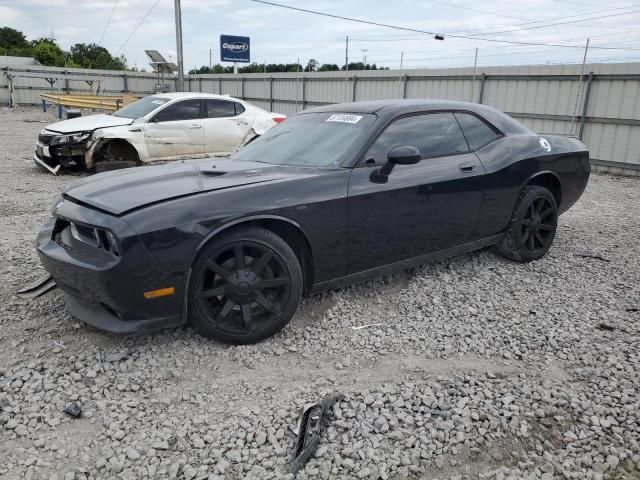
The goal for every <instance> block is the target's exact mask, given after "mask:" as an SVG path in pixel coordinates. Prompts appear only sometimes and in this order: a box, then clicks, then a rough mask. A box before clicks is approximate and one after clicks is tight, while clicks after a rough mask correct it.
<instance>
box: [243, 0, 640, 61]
mask: <svg viewBox="0 0 640 480" xmlns="http://www.w3.org/2000/svg"><path fill="white" fill-rule="evenodd" d="M249 1H251V2H255V3H262V4H265V5H271V6H274V7H281V8H286V9H289V10H296V11H299V12H304V13H312V14H314V15H321V16H324V17H331V18H337V19H340V20H348V21H351V22H357V23H364V24H367V25H374V26H376V27H384V28H391V29H394V30H404V31H407V32H414V33H423V34H425V35H430V36H432V37H434V38H435V36H436V35H439V34H438V33H436V32H430V31H428V30H419V29H417V28H409V27H400V26H398V25H390V24H387V23H379V22H373V21H369V20H362V19H359V18H353V17H345V16H342V15H334V14H331V13H324V12H318V11H315V10H308V9H305V8H298V7H292V6H290V5H283V4H280V3H275V2H269V1H266V0H249ZM629 13H635V12H624V13H621V14H619V15H623V14H629ZM616 15H617V14H616ZM608 16H612V15H608ZM603 18H604V16H603ZM448 36H449V37H451V38H460V39H465V40H476V41H480V42H492V43H508V44H512V45H537V46H549V47H563V48H579V49H583V48H584V45H562V44H557V43H542V42H524V41H515V40H505V39H498V38H482V37H475V36H467V35H453V34H448ZM592 48H599V49H606V50H640V48H623V47H592Z"/></svg>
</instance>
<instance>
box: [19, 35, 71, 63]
mask: <svg viewBox="0 0 640 480" xmlns="http://www.w3.org/2000/svg"><path fill="white" fill-rule="evenodd" d="M28 50H29V51H30V53H29V54H28V55H27V56H29V57H33V58H35V59H36V60H38V61H39V62H40V63H41V64H42V65H49V66H52V67H63V66H64V59H65V52H63V51H62V49H61V48H60V47H59V46H58V44H57V43H56V42H55V40H53V39H52V38H40V39H38V40H34V41H33V42H31V46H30V48H29V49H28Z"/></svg>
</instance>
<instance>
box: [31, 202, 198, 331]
mask: <svg viewBox="0 0 640 480" xmlns="http://www.w3.org/2000/svg"><path fill="white" fill-rule="evenodd" d="M107 231H108V232H111V233H112V236H111V239H108V238H107V237H108V235H107V236H105V235H106V234H107ZM110 242H111V243H110ZM36 245H37V252H38V256H39V257H40V262H41V263H42V265H43V267H44V268H45V270H46V271H47V272H49V273H50V274H51V276H52V278H53V280H54V281H55V283H56V284H57V286H58V287H59V288H60V289H61V290H62V291H63V292H64V293H65V294H66V295H65V297H66V304H67V309H68V311H69V313H71V315H72V316H73V317H75V318H77V319H79V320H82V321H83V322H85V323H87V324H89V325H92V326H94V327H97V328H100V329H102V330H107V331H111V332H116V333H146V332H150V331H154V330H159V329H163V328H168V327H175V326H178V325H182V324H184V323H185V320H186V315H185V310H184V296H185V288H186V284H187V272H164V271H162V270H160V269H159V268H158V267H157V266H156V264H155V262H154V261H153V260H152V259H151V258H150V256H149V254H148V252H147V251H146V249H145V247H144V246H143V245H142V243H141V242H140V240H139V239H138V237H137V235H136V233H135V232H133V231H132V230H131V228H130V227H129V225H128V224H127V222H126V221H124V220H123V219H120V218H117V217H112V216H110V215H106V214H102V213H101V212H97V211H95V210H93V209H89V208H86V207H83V206H80V205H78V204H75V203H73V202H70V201H68V200H64V201H62V202H60V203H59V205H58V206H57V207H56V213H55V217H53V218H51V219H50V220H49V222H47V223H46V224H45V225H44V227H43V228H42V230H41V231H40V232H39V234H38V237H37V240H36ZM108 245H110V246H109V247H108ZM114 246H115V248H114ZM166 287H173V288H174V289H175V293H174V294H172V295H170V296H163V297H160V298H152V297H148V296H147V295H145V292H147V293H148V291H156V290H158V289H166Z"/></svg>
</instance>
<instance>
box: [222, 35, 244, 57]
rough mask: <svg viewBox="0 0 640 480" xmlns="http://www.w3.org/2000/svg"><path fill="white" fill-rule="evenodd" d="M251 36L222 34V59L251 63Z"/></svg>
mask: <svg viewBox="0 0 640 480" xmlns="http://www.w3.org/2000/svg"><path fill="white" fill-rule="evenodd" d="M250 45H251V43H250V42H249V37H236V36H235V35H220V61H222V62H243V63H249V62H250V61H251V60H249V53H250V52H249V50H250V48H249V47H250Z"/></svg>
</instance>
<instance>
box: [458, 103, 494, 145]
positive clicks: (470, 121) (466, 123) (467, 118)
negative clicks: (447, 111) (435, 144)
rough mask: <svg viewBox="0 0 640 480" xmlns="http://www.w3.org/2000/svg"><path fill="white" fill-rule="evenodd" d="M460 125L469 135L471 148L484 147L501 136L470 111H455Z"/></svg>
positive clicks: (468, 140)
mask: <svg viewBox="0 0 640 480" xmlns="http://www.w3.org/2000/svg"><path fill="white" fill-rule="evenodd" d="M455 116H456V118H457V119H458V123H460V127H462V131H463V132H464V136H465V137H467V142H468V143H469V148H471V150H477V149H479V148H481V147H484V146H485V145H487V144H488V143H491V142H493V141H494V140H495V139H496V138H499V137H501V135H500V134H499V133H497V132H496V131H495V130H493V129H492V128H491V127H490V126H489V125H487V124H486V123H485V122H483V121H482V120H480V119H479V118H478V117H476V116H475V115H471V114H470V113H461V112H457V113H455Z"/></svg>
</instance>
